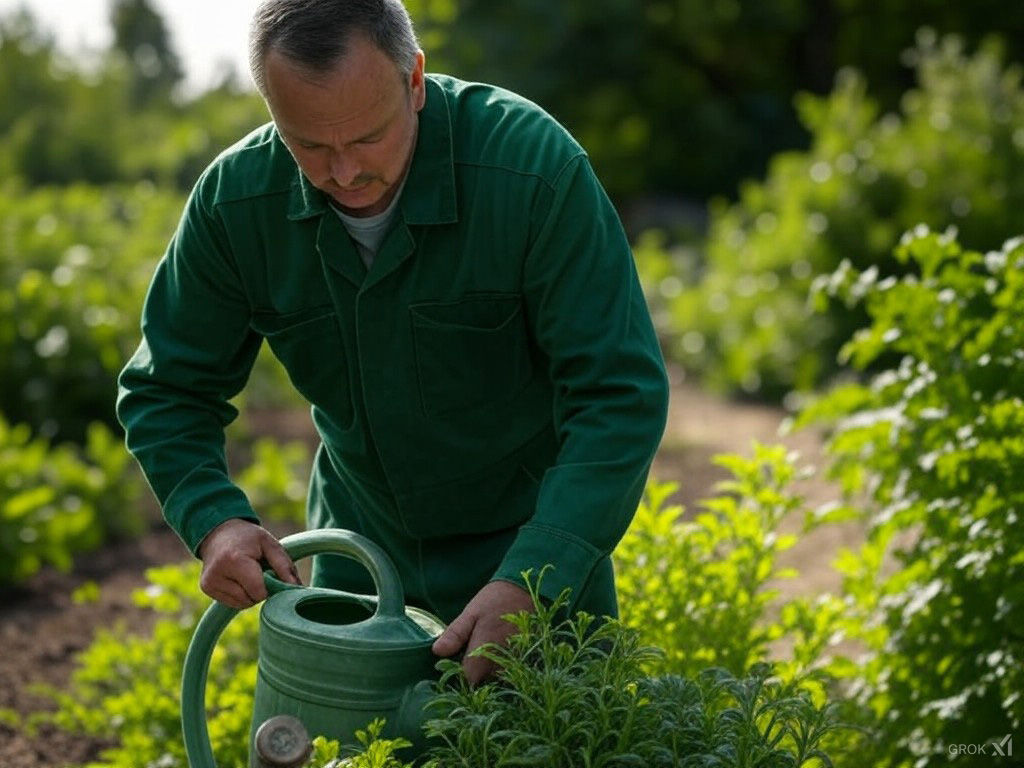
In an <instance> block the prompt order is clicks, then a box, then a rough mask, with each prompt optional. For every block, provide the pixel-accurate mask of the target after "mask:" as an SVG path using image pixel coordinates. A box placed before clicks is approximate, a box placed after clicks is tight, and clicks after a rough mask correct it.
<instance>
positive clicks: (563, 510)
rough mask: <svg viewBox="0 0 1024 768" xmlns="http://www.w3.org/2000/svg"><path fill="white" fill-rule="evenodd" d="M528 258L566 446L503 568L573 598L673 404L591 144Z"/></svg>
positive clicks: (610, 536) (633, 493) (639, 488)
mask: <svg viewBox="0 0 1024 768" xmlns="http://www.w3.org/2000/svg"><path fill="white" fill-rule="evenodd" d="M545 205H546V209H545V211H544V213H543V214H541V215H539V216H538V219H539V221H540V222H541V223H540V226H539V229H538V230H537V236H536V237H535V239H534V240H533V243H532V246H531V248H530V251H529V253H528V255H527V258H526V262H525V274H524V294H525V296H526V307H527V314H528V322H529V324H530V328H531V331H532V333H533V335H534V337H535V340H536V342H537V344H538V345H539V346H540V348H541V349H542V350H543V352H544V353H545V355H546V357H547V359H548V361H549V371H548V373H549V376H550V378H551V381H552V384H553V386H554V425H555V429H556V431H557V435H558V441H559V446H560V447H559V452H558V456H557V461H556V463H555V464H554V466H552V467H550V468H549V469H548V470H547V472H546V473H545V474H544V477H543V478H542V480H541V486H540V492H539V498H538V501H537V506H536V511H535V513H534V515H533V517H532V519H531V520H529V521H528V522H527V523H526V524H525V525H523V526H522V528H521V529H520V530H519V532H518V535H517V538H516V539H515V540H514V543H513V545H512V546H511V548H510V549H509V550H508V552H507V555H506V556H505V558H504V560H503V562H502V563H501V565H500V567H499V568H498V570H497V572H496V574H495V577H494V578H496V579H501V580H506V581H513V582H521V577H520V574H521V572H522V571H524V570H526V569H527V568H533V569H534V570H535V571H536V569H537V568H538V567H539V566H540V565H543V564H551V565H553V566H554V569H553V570H552V571H551V572H549V573H548V574H546V575H545V577H544V581H543V583H542V585H541V593H542V595H543V596H544V597H547V598H549V599H550V598H554V597H555V596H557V595H558V594H559V593H560V592H561V591H562V590H563V589H564V588H565V587H569V588H571V590H572V597H573V598H576V597H578V596H579V595H580V594H581V592H582V590H583V589H584V588H585V586H586V584H587V581H588V579H589V578H590V576H591V574H592V573H593V571H594V568H595V567H596V566H597V564H598V562H599V561H600V560H601V559H602V558H604V557H606V556H607V555H609V554H610V553H611V551H612V550H613V549H614V548H615V545H616V544H617V543H618V541H619V540H620V539H621V537H622V536H623V534H624V533H625V531H626V529H627V527H628V526H629V523H630V521H631V520H632V518H633V515H634V513H635V511H636V507H637V504H638V503H639V500H640V497H641V495H642V493H643V487H644V483H645V481H646V478H647V473H648V470H649V468H650V464H651V461H652V459H653V457H654V453H655V451H656V450H657V447H658V444H659V443H660V441H661V437H662V433H663V431H664V428H665V421H666V416H667V410H668V382H667V376H666V373H665V367H664V362H663V359H662V355H661V351H660V347H659V344H658V340H657V336H656V334H655V331H654V327H653V323H652V321H651V317H650V313H649V311H648V308H647V304H646V301H645V299H644V296H643V292H642V290H641V287H640V282H639V279H638V276H637V273H636V268H635V265H634V262H633V257H632V253H631V250H630V247H629V243H628V241H627V239H626V236H625V233H624V232H623V230H622V226H621V223H620V221H619V218H618V216H617V214H616V212H615V210H614V208H613V206H612V204H611V202H610V200H609V199H608V198H607V195H606V194H605V192H604V190H603V189H602V187H601V185H600V183H599V181H598V180H597V178H596V177H595V175H594V173H593V170H592V169H591V166H590V164H589V162H588V160H587V158H586V156H585V155H579V156H577V157H576V158H574V159H573V160H572V161H570V162H569V163H568V164H567V165H566V167H565V168H564V170H563V171H562V172H561V173H560V175H559V177H558V179H557V181H556V183H555V185H554V190H553V196H552V197H550V198H549V199H548V201H547V202H546V204H545Z"/></svg>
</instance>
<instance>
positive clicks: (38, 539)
mask: <svg viewBox="0 0 1024 768" xmlns="http://www.w3.org/2000/svg"><path fill="white" fill-rule="evenodd" d="M0 478H2V480H0V587H4V586H9V585H12V584H17V583H19V582H23V581H25V580H27V579H28V578H29V577H31V576H32V575H33V574H34V573H35V572H36V571H38V570H39V569H40V568H41V567H42V566H43V565H47V564H48V565H53V566H56V567H58V568H61V569H64V570H67V569H69V568H70V567H71V565H72V562H73V557H74V555H75V554H76V553H78V552H82V551H85V550H88V549H92V548H93V547H95V546H97V545H98V544H100V543H101V542H102V541H103V540H104V539H106V538H108V537H112V536H122V537H123V536H131V535H134V534H137V533H138V532H139V531H140V530H141V528H142V525H143V522H144V520H143V517H142V515H141V514H140V513H139V512H138V511H137V510H138V502H139V499H140V498H141V496H142V480H141V477H140V476H139V474H138V472H137V471H136V470H135V466H134V464H133V463H132V462H131V460H130V457H129V456H128V455H127V454H126V452H125V450H124V448H123V447H122V445H121V443H120V441H119V440H118V439H116V438H115V437H114V436H113V435H112V434H111V433H110V431H109V430H108V429H107V428H106V427H104V426H103V425H100V424H93V425H92V426H90V427H89V430H88V435H87V438H86V441H85V446H84V447H83V448H79V447H77V446H73V445H68V444H61V445H56V446H54V445H51V444H50V442H49V441H47V440H45V439H43V438H38V437H33V436H32V434H31V431H30V430H29V428H28V427H27V426H26V425H23V424H22V425H18V426H12V425H10V424H8V423H7V422H6V421H5V420H4V419H3V417H2V416H0Z"/></svg>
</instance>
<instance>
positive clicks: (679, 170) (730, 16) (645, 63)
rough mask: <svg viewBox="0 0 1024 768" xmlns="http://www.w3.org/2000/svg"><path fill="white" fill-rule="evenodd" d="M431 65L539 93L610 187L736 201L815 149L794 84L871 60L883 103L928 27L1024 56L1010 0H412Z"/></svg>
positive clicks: (888, 103)
mask: <svg viewBox="0 0 1024 768" xmlns="http://www.w3.org/2000/svg"><path fill="white" fill-rule="evenodd" d="M406 5H407V6H408V7H409V10H410V12H411V14H412V15H413V18H414V20H415V21H416V24H417V28H418V31H419V33H420V37H421V39H422V41H423V45H424V48H425V50H426V52H427V56H428V65H429V66H430V68H431V69H433V70H434V71H448V72H450V73H451V74H454V75H456V76H459V77H463V78H466V79H470V80H485V81H489V82H493V83H496V84H498V85H504V86H506V87H509V88H511V89H512V90H515V91H518V92H520V93H522V94H523V95H525V96H527V97H529V98H531V99H534V100H535V101H537V102H538V103H540V104H541V105H543V106H544V107H545V108H547V109H548V110H549V111H551V112H552V113H553V114H554V115H555V116H556V117H558V118H559V119H560V120H561V121H562V122H563V123H565V124H566V125H567V126H568V127H569V128H570V129H571V130H572V131H573V132H574V133H575V134H576V135H577V136H578V137H579V138H580V139H581V141H582V143H583V144H584V146H585V147H586V148H587V149H588V151H589V152H590V154H591V156H592V158H593V160H594V164H595V166H596V167H597V169H598V171H599V172H600V174H601V177H602V179H603V180H604V181H605V183H606V185H607V186H608V187H609V191H610V192H611V193H612V195H613V197H616V198H617V199H619V200H623V199H626V198H629V197H632V196H634V195H636V194H638V193H644V194H650V193H670V194H676V195H678V194H683V195H688V196H693V197H697V198H706V197H708V196H710V195H718V194H721V195H726V196H729V197H733V196H734V195H735V193H736V189H737V185H738V183H739V182H740V181H741V180H742V179H744V178H751V177H760V176H762V175H763V174H764V171H765V169H766V168H767V166H768V161H769V159H770V158H771V156H772V155H774V154H776V153H777V152H779V151H781V150H784V149H799V148H804V147H806V146H807V145H808V143H809V141H810V137H809V135H808V133H807V132H806V130H805V129H804V128H803V127H802V125H801V123H800V121H799V119H798V116H797V112H796V109H795V107H794V104H793V96H794V94H795V93H797V92H801V91H806V92H810V93H814V94H818V95H823V94H826V93H828V92H829V91H830V90H831V88H832V85H833V83H834V78H835V73H836V72H837V70H838V69H840V68H841V67H854V68H856V69H858V70H860V71H861V72H863V73H864V74H865V76H866V78H867V81H868V83H869V84H870V85H871V88H872V92H873V93H874V94H875V95H876V97H877V98H878V100H879V103H880V105H881V107H882V109H883V110H886V111H888V110H891V109H896V108H898V106H899V99H900V97H901V95H902V94H903V92H904V91H905V90H906V89H907V88H909V87H910V86H911V85H912V84H913V70H912V68H911V67H909V66H907V63H906V62H905V61H903V60H901V56H900V54H901V52H902V51H903V50H904V49H907V48H910V47H912V46H913V43H914V37H915V34H916V32H917V30H918V29H919V28H921V27H922V26H925V25H927V26H930V27H931V28H933V29H935V30H936V31H937V32H938V33H939V34H945V33H952V32H955V33H959V34H960V35H961V36H962V37H963V39H964V40H965V42H966V43H967V44H968V45H976V44H978V43H979V42H980V41H981V40H982V38H984V37H986V36H987V35H988V34H989V33H997V34H998V35H1000V36H1002V37H1003V38H1004V40H1005V41H1006V44H1007V54H1008V56H1007V58H1008V59H1009V60H1010V61H1015V60H1017V61H1019V60H1021V58H1022V54H1024V34H1022V33H1024V3H1006V2H1005V0H974V2H972V3H950V2H948V0H562V2H558V3H552V2H549V1H548V0H520V2H516V3H490V2H486V1H485V0H407V1H406Z"/></svg>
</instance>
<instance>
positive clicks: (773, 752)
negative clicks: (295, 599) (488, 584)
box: [426, 578, 838, 768]
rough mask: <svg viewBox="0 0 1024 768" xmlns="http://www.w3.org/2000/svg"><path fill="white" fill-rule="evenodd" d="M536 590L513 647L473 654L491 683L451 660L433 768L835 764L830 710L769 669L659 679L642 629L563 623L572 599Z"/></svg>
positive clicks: (434, 723) (433, 726)
mask: <svg viewBox="0 0 1024 768" xmlns="http://www.w3.org/2000/svg"><path fill="white" fill-rule="evenodd" d="M527 580H528V583H529V578H528V579H527ZM538 581H539V579H538ZM529 586H530V590H531V594H532V595H533V599H534V608H535V610H534V612H532V613H530V612H522V613H520V614H518V615H515V616H510V617H508V619H509V620H510V621H512V623H513V624H515V626H516V629H517V633H516V634H514V635H513V636H512V637H511V638H510V639H509V643H508V646H507V647H502V646H496V645H487V646H483V647H481V648H479V649H477V651H476V652H475V653H478V654H480V655H482V656H485V657H487V658H489V659H491V660H492V661H494V662H496V663H497V664H498V665H499V671H498V673H497V677H496V679H495V680H494V681H493V682H488V683H485V684H483V685H480V686H477V687H475V688H472V687H470V686H469V685H468V684H467V683H466V682H465V679H464V677H463V676H462V672H461V666H460V665H459V664H457V663H455V662H441V667H442V670H443V673H442V677H441V680H440V682H439V693H438V696H437V698H436V700H435V702H434V703H433V704H432V706H433V708H434V709H435V710H436V711H437V713H438V717H436V718H435V719H432V720H429V721H428V722H427V724H426V731H427V733H428V735H429V736H430V737H431V738H432V739H433V740H434V742H435V743H436V746H435V747H433V749H432V750H431V752H430V760H429V761H428V763H427V765H428V766H429V767H430V768H442V767H443V768H455V767H457V766H461V767H464V768H502V767H503V766H538V767H541V766H542V767H543V768H563V767H564V768H576V767H577V766H592V767H593V768H598V767H600V766H607V767H609V768H610V767H611V766H638V767H639V766H643V768H658V767H659V766H665V768H669V767H670V766H672V767H675V766H698V765H715V766H721V767H722V768H727V767H728V766H735V767H736V768H739V767H740V766H755V765H760V766H793V767H794V768H796V767H797V766H801V765H805V764H806V765H814V764H821V763H825V764H827V760H828V758H827V756H826V755H825V754H824V753H823V752H822V751H821V749H820V742H821V741H822V739H823V738H824V737H825V736H826V735H827V734H828V733H829V732H831V731H832V730H834V729H835V728H837V727H838V726H837V723H836V721H835V719H834V717H833V712H832V710H831V709H829V708H828V707H827V706H819V705H818V704H816V703H815V702H814V701H813V700H812V698H811V696H810V694H809V693H808V692H806V691H801V690H799V689H797V688H796V687H795V686H792V685H784V684H782V683H781V682H780V681H778V680H775V679H773V678H772V677H771V672H770V668H769V667H767V666H765V665H758V666H756V667H754V668H753V669H752V670H751V671H750V673H749V674H748V675H745V676H743V677H737V676H733V675H732V674H730V673H729V672H728V671H726V670H723V669H708V670H705V671H704V672H703V673H701V674H700V675H699V676H698V677H697V678H696V679H687V678H683V677H680V676H650V675H649V674H648V670H649V669H650V668H651V667H652V666H654V665H655V662H656V660H657V659H658V658H659V656H661V654H660V653H659V651H658V650H657V649H655V648H652V647H650V646H645V645H643V644H642V643H641V640H640V636H639V633H638V632H637V631H636V630H633V629H629V628H627V627H626V626H624V625H623V624H622V623H621V622H619V621H617V620H612V619H604V620H598V619H596V618H595V617H593V616H590V615H588V614H586V613H578V614H577V615H576V616H575V617H573V618H569V619H563V618H560V617H561V616H562V615H564V609H565V606H566V605H567V602H568V593H567V592H563V593H562V595H560V596H559V598H558V599H556V600H555V601H553V602H552V603H551V604H548V605H546V604H545V603H544V602H543V601H542V600H541V599H540V598H539V597H538V593H537V589H536V584H533V583H530V584H529ZM815 761H818V763H815Z"/></svg>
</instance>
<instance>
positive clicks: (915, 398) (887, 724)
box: [802, 228, 1024, 768]
mask: <svg viewBox="0 0 1024 768" xmlns="http://www.w3.org/2000/svg"><path fill="white" fill-rule="evenodd" d="M895 255H896V259H897V261H898V263H899V264H900V266H901V267H902V268H903V269H904V270H905V271H907V272H909V274H906V275H905V276H903V277H900V278H896V277H892V276H889V277H884V278H882V277H880V274H879V272H878V270H875V269H869V270H864V271H861V270H858V269H856V268H854V267H853V266H852V265H850V264H848V263H844V264H843V265H842V266H841V267H840V268H839V269H838V270H837V271H836V272H835V273H834V274H833V275H832V276H831V277H829V278H828V279H823V280H821V281H820V283H819V288H820V290H821V292H822V294H823V295H827V296H830V297H833V298H834V299H835V300H837V301H841V302H849V303H851V304H857V305H863V306H864V307H865V308H866V310H867V313H868V314H869V316H870V318H871V322H870V324H869V325H868V326H867V327H865V328H864V329H863V330H861V331H860V332H858V333H857V334H856V336H855V337H854V338H853V339H852V340H851V341H850V342H849V343H848V344H847V345H846V346H845V347H844V348H843V358H844V360H847V361H849V362H851V363H853V364H854V365H856V366H857V367H858V368H865V367H868V366H870V365H872V364H873V363H875V362H876V361H878V360H880V359H888V360H893V361H894V363H893V364H892V365H891V366H888V367H885V368H884V369H883V370H880V371H878V372H877V373H876V374H875V375H873V376H872V377H871V378H870V380H869V381H867V382H866V383H851V384H847V385H844V386H841V387H838V388H836V389H834V390H833V391H832V392H830V393H829V394H828V395H826V396H825V397H823V398H822V399H821V400H820V401H819V402H818V403H816V404H815V405H814V406H813V407H811V408H809V409H808V410H807V411H806V412H805V413H804V415H803V416H802V421H803V423H823V424H826V425H828V426H830V427H831V429H832V435H831V438H830V443H829V452H830V453H831V455H832V457H833V458H832V471H833V474H834V475H835V476H836V477H837V478H838V479H839V480H840V481H841V483H842V485H843V487H844V489H845V491H846V492H847V493H848V494H849V495H851V496H855V497H857V498H858V499H860V500H862V501H861V503H862V504H863V505H864V506H865V509H866V520H867V523H868V540H867V543H866V544H865V545H864V547H863V549H862V550H861V551H860V552H857V553H847V554H846V555H845V556H844V557H842V558H841V560H840V562H839V565H840V567H841V569H842V571H843V572H844V576H845V585H844V588H845V592H846V593H847V594H848V595H849V601H850V607H849V618H850V621H849V622H848V626H849V627H850V628H851V630H852V631H853V632H854V633H855V637H856V639H857V640H858V641H859V642H861V643H862V644H863V645H864V646H865V648H866V649H867V655H866V656H865V658H864V659H861V660H859V661H858V662H857V663H856V664H855V665H846V666H845V667H843V668H838V667H837V668H835V671H836V674H837V675H839V676H842V677H845V678H847V679H848V680H849V681H850V682H852V683H854V685H852V686H851V690H852V691H854V692H855V693H856V698H857V700H858V701H859V702H861V703H863V704H864V705H866V706H870V707H871V708H872V709H873V711H874V712H875V715H876V717H877V731H878V736H877V738H876V739H875V741H874V744H875V745H876V747H877V748H878V753H879V754H878V755H877V756H874V757H873V759H872V758H871V757H870V756H868V755H866V754H865V755H862V756H861V758H862V762H860V763H858V764H860V765H863V764H869V763H870V764H872V765H879V766H900V768H903V766H911V765H913V766H915V768H925V767H926V766H937V765H946V764H947V763H948V760H949V753H948V748H949V745H954V744H965V745H967V744H973V745H983V744H987V743H989V742H990V741H995V742H996V743H998V742H999V741H1001V740H1003V739H1004V738H1005V736H1006V735H1007V734H1016V733H1020V732H1021V730H1022V726H1024V697H1022V691H1024V630H1022V628H1024V554H1022V553H1024V526H1022V525H1021V517H1020V516H1021V508H1022V504H1024V480H1022V475H1021V471H1020V468H1021V466H1022V465H1024V437H1022V434H1024V400H1022V399H1021V392H1022V391H1024V364H1022V362H1024V351H1022V350H1024V326H1022V324H1021V321H1020V318H1021V317H1022V315H1024V243H1022V242H1021V241H1020V240H1015V241H1011V242H1008V243H1006V244H1005V245H1004V246H1003V247H1002V248H1001V249H999V250H993V251H990V252H988V253H981V252H976V251H970V250H964V249H963V248H962V247H961V246H960V245H959V243H958V242H957V240H956V238H955V237H953V236H952V235H951V234H944V235H940V234H936V233H934V232H930V231H927V230H925V229H923V228H922V229H918V230H915V231H914V232H912V233H908V234H907V236H906V237H905V238H904V239H903V241H902V243H901V244H900V246H899V248H897V250H896V252H895ZM988 754H990V755H991V754H993V750H992V749H989V750H988Z"/></svg>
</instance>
